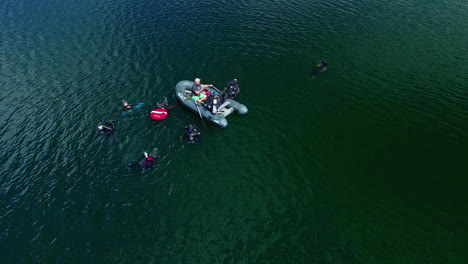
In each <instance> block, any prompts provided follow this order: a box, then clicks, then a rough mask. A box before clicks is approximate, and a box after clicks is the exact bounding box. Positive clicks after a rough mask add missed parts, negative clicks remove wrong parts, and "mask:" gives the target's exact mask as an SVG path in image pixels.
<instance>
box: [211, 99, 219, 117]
mask: <svg viewBox="0 0 468 264" xmlns="http://www.w3.org/2000/svg"><path fill="white" fill-rule="evenodd" d="M217 104H218V97H217V96H215V97H213V111H212V113H213V114H216V110H217V109H216V108H217V107H216V106H217Z"/></svg>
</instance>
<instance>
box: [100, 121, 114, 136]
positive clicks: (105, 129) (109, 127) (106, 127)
mask: <svg viewBox="0 0 468 264" xmlns="http://www.w3.org/2000/svg"><path fill="white" fill-rule="evenodd" d="M98 129H99V130H100V131H101V133H103V134H106V135H110V134H113V133H114V132H115V125H114V121H112V120H108V121H106V122H104V124H103V123H101V124H99V126H98Z"/></svg>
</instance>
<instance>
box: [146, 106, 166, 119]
mask: <svg viewBox="0 0 468 264" xmlns="http://www.w3.org/2000/svg"><path fill="white" fill-rule="evenodd" d="M150 117H151V119H154V120H162V119H165V118H166V117H167V110H166V109H164V108H156V109H154V110H153V111H151V113H150Z"/></svg>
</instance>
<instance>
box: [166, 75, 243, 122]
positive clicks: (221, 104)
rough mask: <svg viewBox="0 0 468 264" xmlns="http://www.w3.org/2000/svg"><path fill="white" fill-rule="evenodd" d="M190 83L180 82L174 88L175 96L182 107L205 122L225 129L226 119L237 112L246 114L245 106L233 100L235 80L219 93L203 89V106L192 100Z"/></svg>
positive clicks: (213, 88) (236, 91) (212, 88)
mask: <svg viewBox="0 0 468 264" xmlns="http://www.w3.org/2000/svg"><path fill="white" fill-rule="evenodd" d="M192 85H193V82H192V81H180V82H179V83H177V85H176V87H175V92H176V96H177V98H178V99H179V101H180V102H181V104H182V105H184V106H185V107H187V108H188V109H190V110H192V112H194V113H195V114H197V115H200V116H201V117H202V118H204V119H205V120H207V121H209V122H211V123H213V124H215V125H217V126H219V127H227V125H228V122H227V119H226V117H227V116H229V115H230V114H232V112H234V111H237V112H238V113H239V114H242V115H244V114H247V112H248V109H247V107H246V106H245V105H243V104H241V103H239V102H237V101H235V100H234V97H235V96H236V95H237V93H238V92H239V90H240V89H239V87H238V85H237V80H233V81H231V82H230V83H229V84H228V86H227V87H226V89H225V90H224V91H223V92H221V91H219V90H218V89H216V88H215V87H206V88H204V90H205V91H204V93H205V95H206V96H207V97H208V98H207V99H206V100H205V101H204V103H203V104H201V103H198V102H196V101H195V100H193V99H192V97H191V93H192Z"/></svg>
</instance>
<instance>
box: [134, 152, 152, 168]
mask: <svg viewBox="0 0 468 264" xmlns="http://www.w3.org/2000/svg"><path fill="white" fill-rule="evenodd" d="M143 155H145V158H144V159H143V160H141V161H140V162H139V163H129V164H128V167H129V168H133V169H151V168H153V165H154V163H155V162H156V157H153V156H150V155H149V154H148V152H144V153H143Z"/></svg>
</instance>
